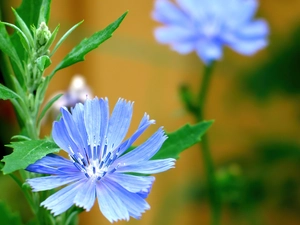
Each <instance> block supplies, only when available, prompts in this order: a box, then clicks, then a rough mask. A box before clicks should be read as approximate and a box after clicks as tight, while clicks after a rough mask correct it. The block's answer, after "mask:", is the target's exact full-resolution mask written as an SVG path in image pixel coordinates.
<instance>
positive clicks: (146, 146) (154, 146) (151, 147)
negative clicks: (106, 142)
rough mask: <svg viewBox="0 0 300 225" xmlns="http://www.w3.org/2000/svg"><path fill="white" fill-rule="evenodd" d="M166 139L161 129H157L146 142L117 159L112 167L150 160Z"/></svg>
mask: <svg viewBox="0 0 300 225" xmlns="http://www.w3.org/2000/svg"><path fill="white" fill-rule="evenodd" d="M166 139H167V137H166V135H165V133H164V131H163V129H162V128H159V129H158V131H156V132H155V133H154V134H153V135H152V136H151V137H150V138H148V140H147V141H145V142H144V143H143V144H141V145H139V146H138V147H136V148H135V149H134V150H132V151H131V152H129V153H127V154H125V155H123V156H121V157H120V158H118V159H117V160H116V161H115V162H114V163H113V165H112V167H115V166H117V165H118V164H119V163H120V164H124V163H125V164H126V165H129V164H132V163H137V162H140V161H147V160H149V159H151V158H152V157H153V156H154V155H155V154H156V153H157V151H158V150H159V149H160V147H161V145H162V144H163V143H164V141H165V140H166Z"/></svg>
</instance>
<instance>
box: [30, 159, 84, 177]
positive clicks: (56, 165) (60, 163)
mask: <svg viewBox="0 0 300 225" xmlns="http://www.w3.org/2000/svg"><path fill="white" fill-rule="evenodd" d="M26 170H27V171H30V172H34V173H42V174H53V175H64V174H74V173H78V171H79V170H78V169H77V168H76V167H75V166H74V164H73V163H72V162H71V161H70V160H67V159H65V158H63V157H61V156H59V155H55V154H48V155H47V156H45V157H43V158H42V159H39V160H37V161H36V162H35V163H33V164H31V165H29V166H28V167H27V168H26Z"/></svg>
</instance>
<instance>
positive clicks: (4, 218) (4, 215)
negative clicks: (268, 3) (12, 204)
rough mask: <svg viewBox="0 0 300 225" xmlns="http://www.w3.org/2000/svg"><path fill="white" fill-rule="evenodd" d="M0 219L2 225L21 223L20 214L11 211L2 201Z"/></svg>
mask: <svg viewBox="0 0 300 225" xmlns="http://www.w3.org/2000/svg"><path fill="white" fill-rule="evenodd" d="M0 221H1V224H4V225H21V224H22V222H21V217H20V215H18V214H17V213H13V212H11V211H10V210H9V209H8V207H7V205H6V204H5V203H4V202H3V201H0Z"/></svg>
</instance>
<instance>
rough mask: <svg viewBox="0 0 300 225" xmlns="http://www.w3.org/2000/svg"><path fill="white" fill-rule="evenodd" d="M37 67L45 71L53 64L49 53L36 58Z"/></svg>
mask: <svg viewBox="0 0 300 225" xmlns="http://www.w3.org/2000/svg"><path fill="white" fill-rule="evenodd" d="M36 63H37V67H38V68H39V70H40V71H41V72H43V71H44V70H45V69H46V68H47V67H48V66H50V65H51V59H50V58H49V56H47V55H43V56H41V57H39V58H37V59H36Z"/></svg>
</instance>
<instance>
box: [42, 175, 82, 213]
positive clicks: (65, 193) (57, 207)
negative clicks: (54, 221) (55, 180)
mask: <svg viewBox="0 0 300 225" xmlns="http://www.w3.org/2000/svg"><path fill="white" fill-rule="evenodd" d="M84 183H85V180H80V181H78V182H76V183H73V184H70V185H69V186H67V187H65V188H63V189H61V190H59V191H58V192H56V193H55V194H53V195H51V196H50V197H48V198H47V199H46V200H45V201H43V202H42V203H41V206H44V207H45V208H47V209H49V210H51V212H52V213H53V214H54V216H57V215H59V214H61V213H63V212H65V211H67V210H68V209H69V208H70V207H71V206H72V205H73V204H74V198H75V196H76V194H77V193H78V191H79V189H80V188H81V186H82V185H83V184H84Z"/></svg>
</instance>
